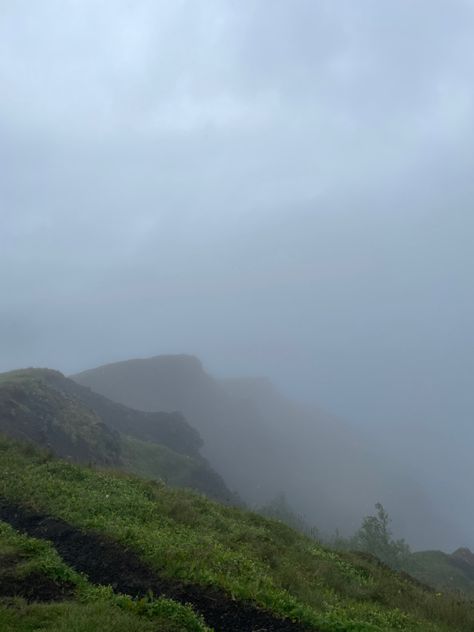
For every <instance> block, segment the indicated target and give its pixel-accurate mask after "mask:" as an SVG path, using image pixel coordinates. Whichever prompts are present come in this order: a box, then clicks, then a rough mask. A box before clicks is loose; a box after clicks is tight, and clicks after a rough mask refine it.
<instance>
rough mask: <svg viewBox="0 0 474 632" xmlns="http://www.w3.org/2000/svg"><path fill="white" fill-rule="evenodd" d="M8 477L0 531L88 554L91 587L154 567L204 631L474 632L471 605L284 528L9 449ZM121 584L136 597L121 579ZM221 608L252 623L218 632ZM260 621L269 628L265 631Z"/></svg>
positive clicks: (0, 482) (0, 453)
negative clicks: (119, 563)
mask: <svg viewBox="0 0 474 632" xmlns="http://www.w3.org/2000/svg"><path fill="white" fill-rule="evenodd" d="M0 469H1V471H2V472H3V473H4V475H3V476H2V478H1V479H0V519H3V520H6V521H7V522H9V523H10V524H11V525H12V526H13V527H14V528H24V529H26V530H27V531H28V532H29V533H30V535H32V534H33V533H34V534H36V535H35V537H42V538H43V537H44V538H46V539H47V540H49V541H50V542H52V543H53V544H54V546H55V547H57V550H58V551H60V553H61V555H64V556H66V557H68V555H69V554H68V551H70V550H71V546H73V543H74V541H78V542H80V543H82V544H81V545H80V549H78V550H81V551H83V552H84V551H85V550H87V551H88V556H89V557H90V558H91V560H92V561H94V560H95V561H97V562H98V564H99V566H97V564H96V565H95V566H88V568H89V581H92V583H94V582H95V581H97V579H95V577H97V578H99V577H102V575H98V576H95V575H94V573H95V572H96V571H97V569H99V568H103V569H104V570H105V571H107V568H108V559H109V555H110V564H111V567H112V568H113V567H114V561H113V560H114V558H117V559H120V558H121V557H122V555H123V554H125V552H126V551H128V552H129V554H130V555H133V556H134V557H133V562H132V561H131V562H130V564H125V566H123V567H122V568H123V573H128V572H129V570H127V569H135V570H134V571H133V573H135V575H134V577H138V575H139V574H140V573H142V574H143V572H144V569H145V566H146V568H148V569H149V572H150V573H152V574H153V577H152V576H151V575H150V580H149V581H150V582H151V584H153V582H156V581H160V582H161V586H167V587H168V588H166V590H172V591H173V595H175V597H174V598H176V599H177V600H178V601H179V600H180V599H183V600H186V601H189V602H190V603H192V604H194V607H195V609H196V610H197V611H198V612H201V613H202V615H203V616H204V618H205V619H206V616H207V613H209V617H210V618H209V622H210V621H211V620H212V621H213V625H214V627H215V629H216V632H218V631H219V630H220V631H226V632H229V631H230V630H238V631H239V632H245V631H246V630H247V631H248V632H250V631H251V630H255V629H265V630H269V631H270V630H290V629H291V630H295V631H296V630H302V629H303V628H302V626H306V629H307V630H308V631H310V630H313V631H316V630H319V631H320V632H343V631H353V632H357V631H358V632H389V631H393V630H403V631H405V632H430V631H431V632H448V631H451V632H455V631H459V632H461V631H462V632H468V631H469V632H470V631H471V630H472V629H473V627H474V610H473V606H472V604H470V603H468V602H462V601H461V600H459V599H456V600H455V599H452V598H450V597H449V596H443V595H436V594H434V593H433V592H431V591H429V590H426V589H424V588H423V587H422V586H420V585H419V584H416V583H414V582H412V581H411V580H410V578H408V577H403V576H401V575H398V574H396V573H394V572H392V571H390V570H389V569H388V568H386V567H384V566H383V565H380V564H379V563H378V562H377V560H376V559H374V558H371V557H370V556H362V555H356V554H343V553H336V552H334V551H330V550H327V549H325V548H324V547H322V546H320V545H319V544H317V543H316V542H314V541H313V540H309V539H307V538H305V537H304V536H302V535H300V534H298V533H296V532H295V531H292V530H291V529H290V528H288V527H286V526H285V525H283V524H281V523H278V522H274V521H271V520H267V519H265V518H263V517H261V516H258V515H255V514H252V513H249V512H246V511H243V510H240V509H236V508H230V507H224V506H223V505H219V504H218V503H214V502H212V501H209V500H207V499H205V498H204V497H202V496H199V495H196V494H193V493H190V492H186V491H183V490H176V489H171V488H169V487H167V486H164V485H162V484H161V485H160V484H156V483H151V482H145V481H142V480H140V479H137V478H134V477H130V476H126V475H123V474H122V475H120V476H117V475H114V474H113V473H112V472H97V471H94V470H92V469H90V468H84V467H81V466H77V465H73V464H70V463H66V462H61V461H59V460H56V459H54V458H49V459H48V458H45V455H44V453H41V452H36V451H35V450H31V449H28V450H25V449H24V448H22V447H19V446H17V445H16V444H14V443H12V442H10V441H5V440H0ZM47 516H49V517H47ZM61 534H62V535H61ZM94 542H96V543H100V542H102V545H100V546H101V550H102V555H97V554H94V546H95V545H94ZM111 551H117V553H114V554H111V553H110V552H111ZM84 557H85V555H83V556H81V555H77V556H74V555H73V556H72V557H70V558H69V557H68V559H70V562H69V563H70V564H72V565H73V566H74V565H75V564H76V563H77V564H78V565H79V567H81V568H84V567H83V565H82V560H83V558H84ZM130 560H132V558H131V557H130ZM94 569H96V570H94ZM97 572H98V571H97ZM100 572H102V571H100ZM107 572H108V571H107ZM130 577H131V575H130ZM112 578H113V577H112ZM106 583H107V582H106ZM113 583H116V584H117V586H118V587H122V586H123V587H125V588H126V592H127V591H129V590H130V591H132V590H133V591H134V590H135V589H134V588H133V586H132V584H130V583H128V584H124V582H123V578H122V576H121V573H119V574H118V575H117V577H116V580H114V582H113ZM132 583H133V582H132ZM145 583H147V580H145ZM151 584H150V585H151ZM141 585H142V586H143V583H142V584H141ZM153 585H154V584H153ZM120 590H122V588H120ZM108 594H109V595H110V593H108ZM180 595H181V597H180ZM222 603H229V608H232V609H233V610H232V612H233V613H234V614H235V616H241V614H242V613H244V614H245V617H246V618H245V621H246V623H245V624H244V625H243V624H242V619H240V620H239V621H240V623H235V619H233V618H231V619H229V618H226V619H225V621H226V623H225V624H222V625H221V626H217V625H216V619H215V618H213V617H215V613H216V612H217V610H216V609H218V610H219V612H222ZM0 613H1V607H0ZM212 613H214V614H212ZM222 616H227V615H222ZM262 617H264V620H265V621H266V622H267V623H266V624H265V625H261V624H257V622H258V621H262ZM0 620H1V619H0ZM291 620H293V621H294V623H291ZM232 621H234V623H232ZM227 622H228V623H227ZM136 629H138V628H136ZM160 629H165V630H166V629H167V628H166V627H164V628H160ZM182 629H183V630H185V629H186V628H185V627H183V628H182Z"/></svg>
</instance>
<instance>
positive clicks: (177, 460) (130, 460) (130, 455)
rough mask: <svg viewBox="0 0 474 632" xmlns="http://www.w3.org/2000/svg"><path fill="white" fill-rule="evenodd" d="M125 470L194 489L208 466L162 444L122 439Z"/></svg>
mask: <svg viewBox="0 0 474 632" xmlns="http://www.w3.org/2000/svg"><path fill="white" fill-rule="evenodd" d="M121 456H122V461H123V465H124V469H125V470H126V471H128V472H131V473H133V474H137V475H138V476H141V477H143V478H147V479H150V480H162V481H163V482H164V483H166V484H168V485H171V486H173V487H187V488H192V487H193V485H194V481H195V480H196V476H199V473H200V472H201V471H202V469H203V467H204V465H203V463H202V462H201V461H199V460H198V459H195V458H193V457H191V456H187V455H185V454H178V453H177V452H173V450H170V449H169V448H167V447H166V446H164V445H159V444H158V443H146V442H145V441H140V440H139V439H135V438H134V437H127V436H125V435H122V455H121Z"/></svg>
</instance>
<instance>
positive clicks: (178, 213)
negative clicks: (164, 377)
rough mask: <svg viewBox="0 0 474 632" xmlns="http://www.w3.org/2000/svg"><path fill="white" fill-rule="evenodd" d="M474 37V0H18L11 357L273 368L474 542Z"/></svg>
mask: <svg viewBox="0 0 474 632" xmlns="http://www.w3.org/2000/svg"><path fill="white" fill-rule="evenodd" d="M473 36H474V3H473V2H472V1H471V0H450V1H449V2H448V1H447V0H444V1H442V0H429V1H428V0H411V1H408V0H405V1H401V2H394V3H388V2H380V0H359V1H358V2H357V3H355V2H351V1H350V0H327V1H324V0H293V1H291V2H290V1H289V0H288V1H286V2H284V1H283V0H275V1H274V2H271V3H265V2H258V3H257V2H250V1H248V0H240V1H239V2H237V1H235V2H234V1H231V0H226V1H224V2H222V1H220V2H217V0H216V1H214V0H188V1H184V0H180V1H174V2H159V1H153V2H152V1H151V0H150V1H148V0H139V1H138V2H128V1H126V0H114V1H113V2H112V1H104V2H101V3H97V2H93V1H92V0H80V1H79V0H75V1H73V0H68V1H67V0H57V1H53V0H45V1H44V2H41V3H30V2H26V0H15V1H13V0H0V86H1V89H0V218H1V224H0V263H1V265H0V289H1V295H2V301H1V304H0V305H1V307H0V344H1V347H0V348H1V354H0V369H1V370H8V369H11V368H15V367H20V366H31V365H34V366H50V367H53V368H57V369H59V370H62V371H63V372H65V373H73V372H77V371H80V370H83V369H87V368H90V367H93V366H96V365H98V364H102V363H105V362H112V361H116V360H122V359H127V358H129V357H140V356H142V357H146V356H152V355H155V354H161V353H189V354H195V355H197V356H198V357H199V358H201V360H202V361H203V362H204V365H205V366H206V368H207V369H208V370H209V371H211V373H212V374H213V375H216V376H219V377H223V378H225V377H234V376H236V377H241V376H247V375H250V376H252V375H264V376H267V377H268V378H270V379H271V380H272V381H273V382H274V383H275V384H276V385H277V386H278V388H279V389H280V390H281V391H282V392H283V393H285V394H286V395H287V396H288V397H290V398H292V399H293V400H295V401H300V402H303V403H305V404H306V405H317V406H319V407H321V408H323V409H324V410H327V411H330V412H331V413H332V414H333V415H335V416H336V417H338V418H341V419H342V420H344V423H345V424H347V425H348V426H350V427H351V432H354V433H356V434H358V433H360V437H363V438H364V441H367V442H368V447H369V448H370V450H371V451H372V452H374V453H376V454H378V455H379V456H380V457H381V458H382V459H384V458H385V455H388V456H387V458H390V459H392V460H393V463H394V467H395V468H396V467H399V468H400V471H403V472H406V471H409V472H410V473H412V475H413V477H414V480H416V485H417V487H418V488H420V489H421V490H422V493H423V494H424V496H425V499H426V503H427V505H428V506H429V507H430V510H432V511H433V512H434V514H435V515H437V516H439V520H440V521H442V522H443V523H444V522H446V524H449V525H450V527H449V529H450V530H449V529H448V531H449V532H447V533H446V534H445V535H443V536H441V535H439V536H438V535H436V536H433V535H430V521H431V518H429V519H428V518H427V526H426V529H427V533H426V542H425V544H426V546H441V547H445V548H449V547H451V548H454V547H456V546H459V545H461V544H462V545H468V546H471V547H474V536H473V535H472V529H471V524H472V523H473V521H474V502H473V497H472V484H471V481H472V480H473V477H474V465H473V461H472V447H471V446H472V442H473V440H474V428H473V425H472V414H473V409H474V388H473V386H474V385H473V375H474V371H473V369H474V366H473V365H474V336H473V332H472V323H473V322H474V297H473V292H472V281H471V276H472V270H473V266H474V249H473V247H472V244H473V237H474V215H473V212H472V200H473V194H474V181H473V178H472V173H473V169H474V154H473V151H472V147H473V146H474V145H473V142H474V116H473V114H474V111H473V110H474V108H473V98H474V47H473V44H472V41H473ZM374 500H381V501H382V502H384V499H383V498H381V499H374ZM387 506H388V510H389V511H390V505H389V503H387ZM394 518H397V517H396V516H394ZM398 519H399V522H400V523H403V525H405V524H406V523H407V522H409V521H407V519H406V516H404V517H403V520H401V517H398ZM400 535H406V534H405V533H400ZM461 540H462V541H461Z"/></svg>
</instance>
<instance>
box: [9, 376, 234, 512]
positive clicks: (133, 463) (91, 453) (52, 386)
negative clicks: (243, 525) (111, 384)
mask: <svg viewBox="0 0 474 632" xmlns="http://www.w3.org/2000/svg"><path fill="white" fill-rule="evenodd" d="M0 432H1V433H3V434H5V435H7V436H9V437H12V438H15V439H21V440H24V441H29V442H32V443H35V444H37V445H39V446H41V447H44V448H47V449H49V450H51V451H52V452H53V453H54V454H56V455H58V456H61V457H64V458H67V459H70V460H73V461H80V462H89V463H95V464H98V465H104V466H113V467H117V468H122V469H126V470H128V471H131V472H134V473H137V474H139V475H142V476H146V477H147V478H151V479H162V480H164V481H166V482H167V483H169V484H170V485H174V486H178V487H190V488H194V489H196V490H198V491H201V492H203V493H205V494H207V495H208V496H210V497H213V498H216V499H219V500H221V501H224V502H230V501H232V502H234V501H236V497H235V495H233V494H231V492H230V491H229V490H228V488H227V487H226V485H225V483H224V481H223V479H222V478H221V477H220V476H219V475H218V474H217V473H216V472H215V471H214V470H213V469H212V468H211V467H210V466H209V464H208V462H207V461H206V459H205V458H204V457H203V456H202V455H201V454H200V452H199V449H200V446H201V444H202V440H201V437H200V435H199V433H198V432H197V431H196V430H194V429H193V428H192V427H191V426H190V425H189V424H188V422H187V421H186V420H185V419H184V417H183V416H182V415H181V414H180V413H168V412H143V411H138V410H133V409H131V408H128V407H126V406H123V405H121V404H118V403H116V402H112V401H110V400H108V399H107V398H106V397H104V396H102V395H99V394H97V393H94V392H92V391H91V390H90V389H89V388H86V387H83V386H81V385H79V384H77V383H75V382H73V381H72V380H69V379H68V378H66V377H65V376H64V375H62V374H61V373H59V372H58V371H53V370H50V369H25V370H20V371H14V372H11V373H4V374H1V375H0Z"/></svg>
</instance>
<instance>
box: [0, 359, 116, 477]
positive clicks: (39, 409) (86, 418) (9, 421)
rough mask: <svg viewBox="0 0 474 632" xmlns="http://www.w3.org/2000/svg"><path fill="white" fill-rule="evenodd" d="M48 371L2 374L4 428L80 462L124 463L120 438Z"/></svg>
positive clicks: (0, 403)
mask: <svg viewBox="0 0 474 632" xmlns="http://www.w3.org/2000/svg"><path fill="white" fill-rule="evenodd" d="M45 375H46V373H45V372H41V371H34V370H27V371H18V372H15V373H9V374H3V375H1V376H0V432H2V433H4V434H6V435H8V436H10V437H13V438H15V439H21V440H25V441H30V442H33V443H36V444H38V445H40V446H41V447H44V448H47V449H50V450H51V451H53V452H54V453H55V454H57V455H58V456H62V457H66V458H69V459H72V460H74V461H91V462H94V463H98V464H103V465H118V464H119V463H120V454H121V441H120V436H119V434H118V433H117V432H115V431H114V430H113V429H111V428H109V427H108V426H107V425H106V424H105V423H104V422H103V420H102V419H101V418H100V417H99V415H97V413H95V412H94V411H93V410H92V409H90V408H88V407H87V406H86V405H85V404H84V403H83V402H81V401H80V400H78V399H77V398H75V397H73V396H71V395H69V394H67V393H65V392H61V391H59V390H57V389H55V388H52V387H51V386H49V385H48V383H47V381H46V380H45V379H44V377H45Z"/></svg>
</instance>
